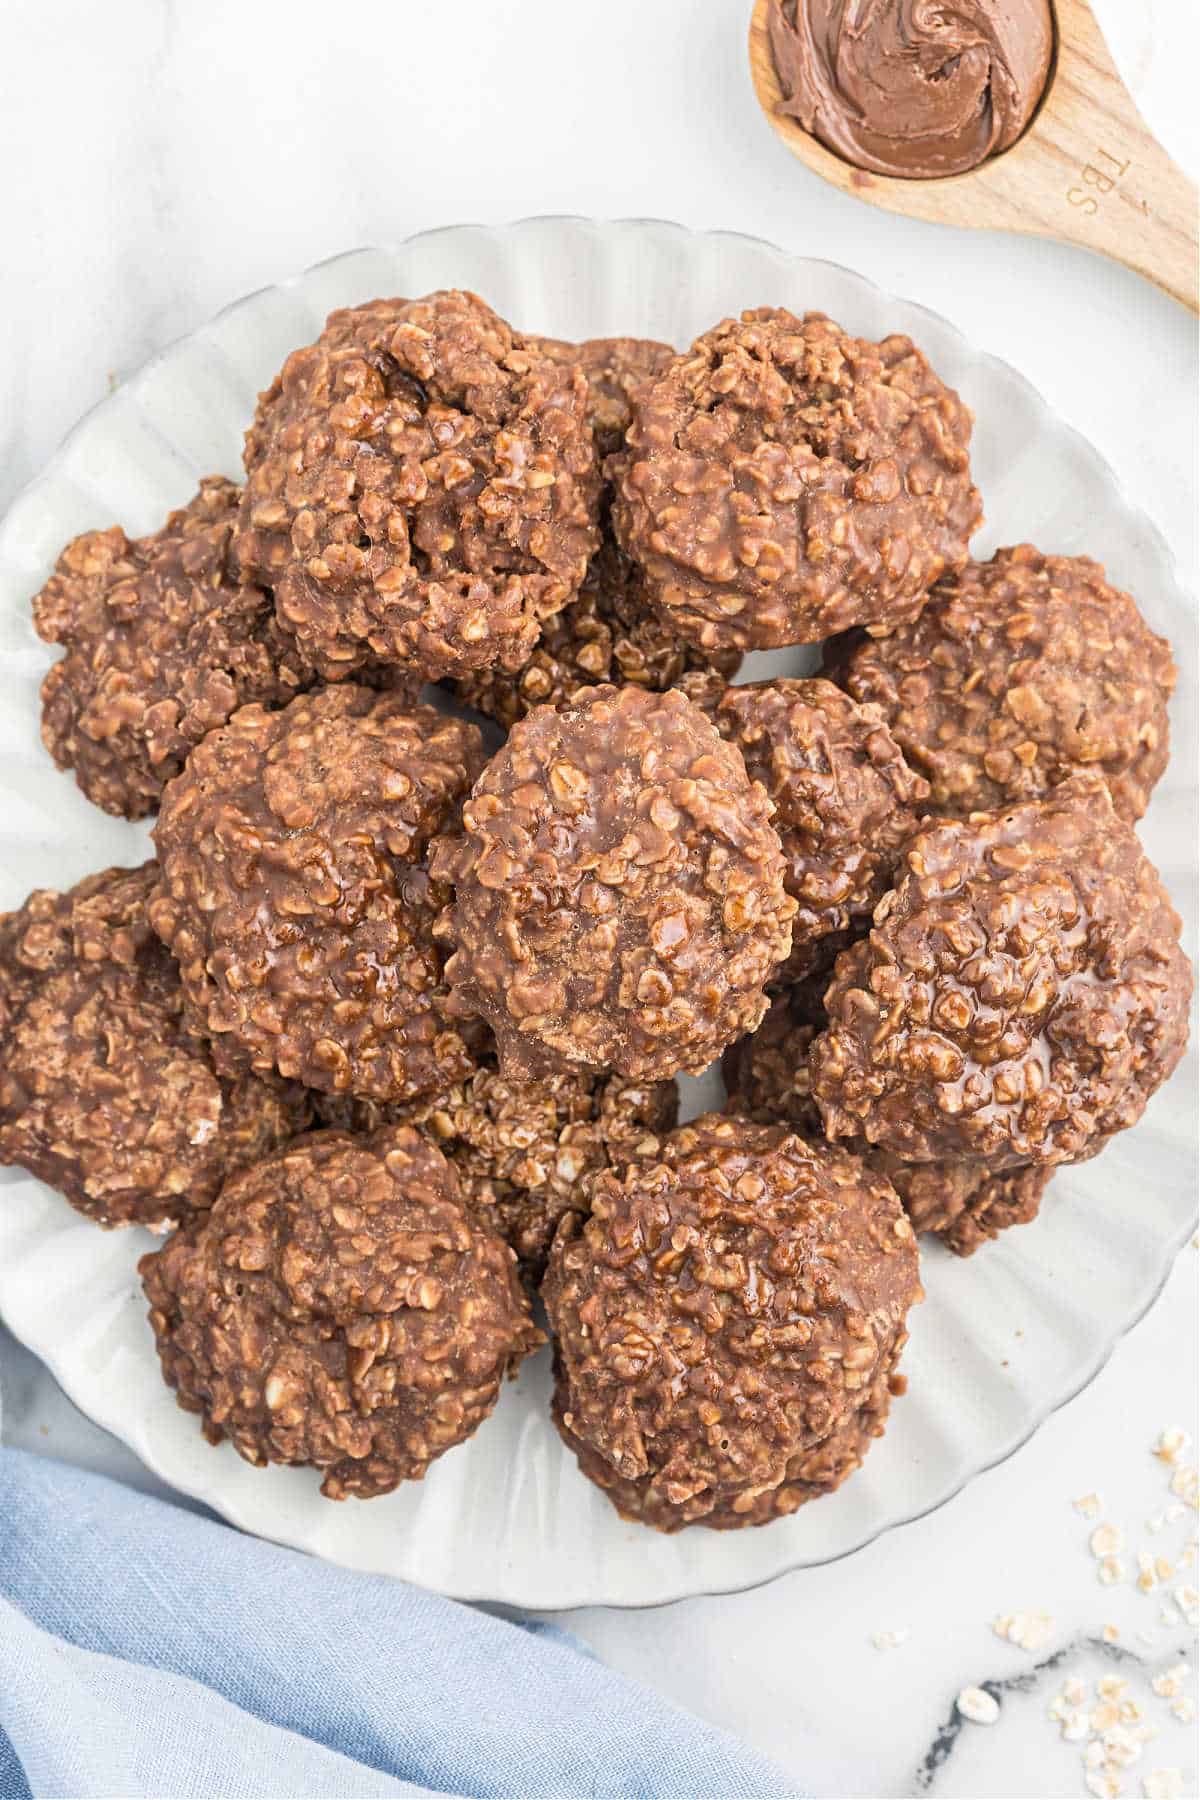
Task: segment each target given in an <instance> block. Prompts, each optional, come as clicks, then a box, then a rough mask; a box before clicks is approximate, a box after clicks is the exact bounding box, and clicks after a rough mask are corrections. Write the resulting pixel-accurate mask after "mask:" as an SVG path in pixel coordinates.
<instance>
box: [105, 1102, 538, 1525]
mask: <svg viewBox="0 0 1200 1800" xmlns="http://www.w3.org/2000/svg"><path fill="white" fill-rule="evenodd" d="M138 1267H139V1271H140V1273H141V1277H142V1283H143V1286H144V1287H145V1290H146V1298H147V1300H148V1301H149V1303H150V1323H151V1325H152V1327H153V1329H154V1335H155V1338H156V1340H157V1343H158V1353H159V1356H160V1358H161V1360H162V1370H163V1377H164V1379H165V1380H166V1382H167V1384H168V1386H169V1387H172V1388H174V1389H175V1393H176V1397H177V1398H178V1401H179V1404H180V1406H182V1407H184V1408H185V1410H186V1411H188V1412H194V1413H199V1414H200V1415H201V1417H202V1418H203V1420H204V1430H205V1435H206V1436H207V1437H208V1438H209V1440H210V1442H212V1443H214V1444H215V1443H219V1442H220V1441H221V1439H222V1438H229V1440H230V1441H231V1443H232V1444H233V1446H234V1448H235V1449H236V1450H237V1452H238V1454H239V1455H240V1456H244V1457H245V1459H246V1461H247V1462H251V1463H256V1464H258V1465H259V1466H262V1465H265V1464H266V1463H302V1464H306V1465H310V1466H312V1467H313V1468H316V1469H319V1470H320V1471H321V1473H322V1476H323V1479H322V1482H321V1492H322V1493H323V1494H324V1495H326V1497H327V1498H328V1499H331V1500H343V1499H345V1498H346V1497H347V1496H349V1495H354V1496H356V1497H357V1498H359V1499H363V1500H367V1499H370V1498H372V1497H373V1496H374V1495H376V1494H387V1493H390V1492H391V1490H392V1489H393V1488H395V1487H398V1486H399V1484H400V1483H401V1482H402V1481H419V1480H420V1479H421V1477H422V1476H423V1475H424V1474H425V1471H426V1469H427V1468H428V1467H429V1465H430V1463H431V1462H433V1461H434V1459H435V1458H436V1457H438V1456H441V1455H442V1454H443V1453H444V1452H445V1451H447V1450H450V1449H452V1448H453V1447H454V1445H455V1444H461V1443H462V1442H463V1441H464V1439H466V1438H468V1437H470V1436H471V1434H472V1432H474V1431H475V1430H476V1429H477V1428H478V1427H479V1426H480V1425H481V1424H482V1423H483V1421H484V1419H486V1418H487V1416H488V1414H489V1413H490V1412H491V1410H492V1408H493V1407H494V1406H495V1404H496V1401H497V1399H498V1397H499V1394H500V1384H501V1382H502V1381H503V1379H504V1377H505V1375H506V1374H510V1373H513V1372H514V1371H515V1370H516V1367H517V1365H518V1364H519V1363H520V1362H521V1360H522V1358H523V1357H525V1356H527V1355H529V1353H530V1351H532V1350H535V1349H536V1348H537V1346H538V1344H539V1343H540V1342H541V1334H540V1332H538V1331H537V1329H536V1328H535V1326H534V1324H533V1320H532V1318H531V1316H530V1311H529V1303H528V1301H527V1299H526V1298H525V1295H524V1292H523V1291H522V1288H521V1284H520V1282H519V1280H518V1279H517V1269H516V1263H515V1260H514V1258H513V1255H512V1252H511V1251H510V1250H509V1248H508V1246H507V1245H506V1244H504V1243H502V1242H501V1240H500V1239H499V1238H498V1237H497V1236H496V1235H495V1233H494V1232H492V1231H489V1230H488V1229H487V1227H486V1226H485V1225H483V1224H481V1223H480V1222H479V1220H478V1219H476V1218H474V1217H473V1216H472V1215H471V1213H470V1212H469V1211H468V1209H467V1208H466V1206H465V1205H464V1204H463V1201H462V1197H461V1194H460V1193H459V1188H458V1180H457V1177H456V1176H455V1174H454V1171H453V1169H452V1168H451V1167H450V1165H449V1164H448V1163H447V1162H446V1160H445V1158H444V1157H443V1156H442V1155H441V1154H440V1153H439V1152H438V1151H437V1150H436V1149H434V1147H433V1145H432V1144H430V1143H429V1142H428V1141H427V1140H426V1139H425V1138H423V1137H421V1136H420V1134H419V1133H418V1132H416V1131H413V1130H412V1129H411V1128H410V1127H407V1126H402V1125H401V1126H393V1127H391V1128H389V1129H387V1130H384V1131H381V1132H379V1133H378V1134H377V1135H376V1136H375V1137H373V1138H370V1139H366V1140H363V1139H356V1138H350V1137H347V1136H344V1135H343V1134H342V1133H339V1132H333V1131H322V1132H314V1133H311V1134H310V1135H309V1136H307V1137H303V1138H299V1139H297V1141H296V1142H295V1143H294V1144H293V1145H292V1146H291V1147H290V1148H289V1149H287V1150H284V1151H281V1152H279V1153H278V1154H277V1155H275V1156H272V1157H268V1158H267V1159H266V1160H265V1161H263V1162H260V1163H257V1164H256V1165H255V1166H254V1167H253V1168H251V1169H247V1170H245V1171H244V1172H243V1173H242V1174H241V1175H240V1176H238V1177H237V1178H236V1179H235V1180H233V1181H230V1182H229V1183H227V1185H226V1187H225V1189H224V1191H223V1192H222V1193H221V1195H220V1196H219V1198H218V1199H217V1201H216V1203H215V1204H214V1206H213V1208H212V1211H211V1213H209V1214H208V1215H207V1216H205V1217H203V1218H201V1219H197V1220H195V1221H193V1222H191V1223H190V1224H189V1225H187V1226H186V1227H185V1228H184V1229H183V1230H181V1231H178V1232H176V1234H175V1235H174V1237H172V1238H171V1239H170V1240H169V1242H168V1243H166V1244H165V1245H164V1246H163V1248H162V1249H161V1250H158V1251H156V1252H155V1253H154V1254H153V1255H150V1256H144V1257H143V1258H142V1260H141V1262H140V1264H139V1265H138Z"/></svg>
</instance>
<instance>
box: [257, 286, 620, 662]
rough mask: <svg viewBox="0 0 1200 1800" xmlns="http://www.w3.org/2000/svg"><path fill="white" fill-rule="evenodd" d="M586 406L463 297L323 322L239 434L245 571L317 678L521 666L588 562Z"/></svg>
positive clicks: (561, 377)
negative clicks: (389, 669) (261, 587)
mask: <svg viewBox="0 0 1200 1800" xmlns="http://www.w3.org/2000/svg"><path fill="white" fill-rule="evenodd" d="M587 407H588V390H587V386H586V383H585V380H584V377H583V374H582V373H581V371H580V370H579V369H578V367H576V366H573V365H567V366H564V365H562V364H559V363H556V362H553V361H550V360H549V359H548V358H547V357H545V356H544V355H542V354H540V353H539V352H538V351H537V349H536V346H535V344H534V342H533V341H532V340H529V339H526V338H523V337H521V336H520V334H519V333H517V332H514V331H513V330H512V328H511V327H510V326H509V325H507V324H506V323H505V322H504V320H503V319H501V318H498V317H497V315H496V314H495V313H494V312H493V311H492V310H491V308H490V307H488V306H485V305H484V303H483V301H482V300H480V299H478V298H477V297H476V296H475V295H474V294H465V293H457V292H450V293H437V294H431V295H429V296H428V297H427V298H425V299H423V300H374V301H371V302H370V303H369V304H368V305H365V306H357V307H352V308H349V309H346V310H343V311H341V312H335V313H332V314H331V315H330V317H329V320H328V322H327V323H326V326H325V329H324V331H323V332H322V333H321V335H320V337H319V338H318V339H317V341H316V343H315V344H310V345H308V346H307V347H306V348H305V349H302V350H296V351H293V353H292V355H291V356H289V357H288V359H287V362H286V363H285V364H284V366H283V369H282V370H281V372H280V374H279V375H278V376H277V378H276V380H275V381H274V383H273V384H272V386H271V387H269V388H268V389H267V390H266V392H265V393H264V394H263V395H262V396H261V397H260V400H259V405H258V411H257V413H256V415H255V419H254V423H253V425H252V426H251V428H250V431H249V432H248V433H247V437H246V454H245V462H246V491H245V497H244V499H243V502H242V509H241V528H240V531H239V534H238V539H237V549H238V554H239V556H240V558H241V563H242V567H243V569H244V570H245V571H246V572H247V574H248V575H249V576H251V577H252V578H253V579H255V580H258V581H261V582H263V583H264V584H266V585H268V586H270V587H272V588H273V589H274V591H275V607H276V611H277V613H278V615H279V618H280V621H281V623H282V624H283V625H285V626H286V628H287V629H288V630H289V631H290V632H292V633H294V634H295V636H296V638H297V641H298V642H299V643H300V644H301V645H302V646H303V648H304V649H305V651H306V652H307V653H308V654H309V655H310V656H311V657H312V660H313V662H314V663H315V664H316V666H317V668H318V669H319V670H320V672H321V674H322V675H323V676H324V677H325V678H326V679H327V680H331V681H336V680H341V679H343V678H344V677H345V676H347V675H348V674H352V673H353V672H354V671H355V670H356V669H358V668H359V667H360V666H361V665H362V664H363V663H364V662H365V661H367V660H369V659H372V658H374V659H380V660H383V661H385V662H389V663H395V664H397V665H399V666H400V667H401V668H402V669H403V670H404V671H406V672H409V673H412V674H414V675H417V676H420V677H421V678H423V679H427V680H435V679H437V678H438V677H440V676H443V675H454V674H464V673H466V672H467V671H469V670H472V669H482V668H487V667H489V666H490V665H492V664H494V663H498V664H500V665H501V666H503V667H507V668H510V669H516V668H519V667H520V666H521V664H522V663H523V662H525V661H526V660H527V658H528V656H529V654H530V652H531V650H532V649H533V646H534V644H535V643H536V642H537V636H538V630H539V628H540V625H541V622H542V620H543V619H546V618H548V617H549V616H550V615H551V614H552V613H555V612H558V611H559V610H560V609H561V608H562V607H563V606H565V605H566V603H567V602H568V601H569V600H571V599H572V598H573V597H574V595H575V594H576V593H577V592H578V589H579V585H580V583H581V581H582V580H583V576H584V572H585V570H586V568H587V564H588V559H589V558H590V557H591V556H592V555H593V554H594V552H595V550H596V549H597V547H598V543H599V535H598V531H597V517H598V508H599V494H600V477H599V469H598V466H597V463H596V455H595V450H594V448H593V444H592V434H591V427H590V425H589V423H588V418H587Z"/></svg>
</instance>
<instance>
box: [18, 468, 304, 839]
mask: <svg viewBox="0 0 1200 1800" xmlns="http://www.w3.org/2000/svg"><path fill="white" fill-rule="evenodd" d="M239 498H240V490H239V489H238V488H236V487H235V486H234V485H233V483H232V482H231V481H224V480H222V479H221V478H220V477H219V476H213V477H212V478H211V479H210V480H208V481H202V482H201V483H200V491H199V493H198V494H197V495H196V497H195V499H194V500H190V501H189V502H188V504H187V505H186V506H184V507H181V508H180V509H179V511H178V512H173V513H171V515H170V516H169V518H168V519H167V522H166V524H165V525H164V526H163V528H162V530H161V531H156V532H154V533H153V534H152V535H151V536H150V537H144V538H136V539H130V538H127V537H126V535H125V533H124V532H123V531H122V530H121V528H120V526H119V525H113V526H112V527H110V529H109V530H107V531H86V532H84V533H83V535H82V536H81V537H77V538H73V539H72V541H71V542H70V543H69V544H68V545H67V547H66V549H65V550H64V551H63V553H62V555H61V556H60V557H59V559H58V562H57V564H56V565H55V569H54V573H53V575H52V576H51V577H50V579H49V581H48V582H47V583H46V585H45V587H44V588H43V589H42V590H41V592H40V593H39V594H36V595H35V596H34V601H33V622H34V624H35V625H36V627H37V630H38V634H39V636H41V637H43V638H45V639H46V641H47V642H48V643H52V644H62V645H63V646H64V647H65V654H64V655H63V656H62V657H60V659H59V660H58V662H56V663H55V664H54V666H53V668H52V669H51V670H50V671H49V673H48V674H47V676H46V678H45V680H44V681H43V683H42V740H43V742H44V743H45V746H46V748H47V750H49V752H50V754H51V756H52V757H53V758H54V760H55V762H56V763H57V764H58V766H59V768H60V769H74V771H75V779H76V781H77V782H78V784H79V786H80V787H81V788H82V789H83V792H84V793H85V794H86V795H87V797H88V799H89V800H92V801H94V802H95V804H96V805H97V806H102V807H103V808H104V810H105V812H110V813H115V814H117V816H118V817H123V818H126V819H140V818H143V817H144V816H145V815H146V814H147V813H152V812H153V811H154V810H155V808H156V807H157V806H158V803H159V799H160V797H161V795H162V791H163V788H164V787H165V786H166V784H167V782H168V781H170V780H171V779H172V778H173V777H174V776H176V775H178V773H179V771H180V769H182V767H183V765H184V762H185V760H186V758H187V755H188V752H189V751H190V750H191V749H192V747H193V745H195V744H198V743H199V742H200V739H201V738H202V737H203V736H204V734H205V732H206V731H212V730H213V729H214V728H215V727H216V726H218V725H223V724H224V723H225V721H226V719H227V718H228V717H229V715H230V714H231V713H232V712H234V711H235V710H236V708H237V707H239V706H244V705H246V704H247V703H248V702H250V701H257V702H259V703H260V704H261V705H263V706H281V705H283V704H284V702H285V701H287V700H290V699H291V698H292V696H293V695H294V694H296V693H297V692H298V691H299V690H300V689H301V688H303V687H306V686H307V685H309V683H310V682H311V681H312V680H313V679H314V676H313V671H312V669H311V668H310V667H309V666H308V664H307V662H306V661H305V659H304V657H303V656H302V655H301V654H300V651H299V650H298V649H297V647H296V644H295V642H294V641H293V639H292V638H291V636H290V635H289V634H288V633H287V632H285V631H283V630H282V629H281V628H280V626H279V625H278V623H277V622H276V619H275V614H274V611H273V610H272V605H271V596H270V595H269V594H265V593H263V592H262V590H261V589H260V588H256V587H251V586H249V585H247V584H246V583H245V582H243V581H242V580H240V578H239V577H238V575H237V573H236V572H235V570H234V567H233V560H232V556H231V551H230V546H231V541H232V537H233V527H234V522H235V520H236V518H237V509H238V501H239Z"/></svg>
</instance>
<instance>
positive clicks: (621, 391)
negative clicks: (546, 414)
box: [528, 337, 675, 464]
mask: <svg viewBox="0 0 1200 1800" xmlns="http://www.w3.org/2000/svg"><path fill="white" fill-rule="evenodd" d="M528 341H529V343H530V344H531V345H532V346H533V347H534V348H535V349H536V350H538V351H540V352H541V354H542V355H543V356H547V357H549V359H550V360H551V362H556V363H562V364H565V365H567V366H570V365H572V364H575V365H577V366H578V367H579V368H581V369H582V370H583V374H584V379H585V381H586V382H587V391H588V405H587V411H588V422H589V423H590V425H591V427H592V436H593V438H594V440H595V444H596V454H597V455H598V456H599V458H600V460H601V464H603V462H604V459H605V458H606V457H608V456H612V455H613V454H614V452H616V451H617V450H622V449H624V447H625V433H626V432H627V431H628V430H629V422H630V419H631V418H632V417H633V402H632V396H633V394H634V393H636V391H637V389H638V388H640V387H641V386H642V385H643V384H644V383H645V382H647V381H649V380H650V379H651V378H652V377H655V376H659V375H661V374H662V373H663V371H664V369H666V367H667V365H668V364H669V363H671V362H673V361H674V360H675V352H674V350H673V349H672V348H671V346H670V344H660V343H657V342H655V340H654V339H653V338H629V337H618V338H587V339H585V341H584V342H583V343H582V344H568V343H566V342H565V341H564V340H563V339H562V338H544V337H534V338H530V339H529V340H528Z"/></svg>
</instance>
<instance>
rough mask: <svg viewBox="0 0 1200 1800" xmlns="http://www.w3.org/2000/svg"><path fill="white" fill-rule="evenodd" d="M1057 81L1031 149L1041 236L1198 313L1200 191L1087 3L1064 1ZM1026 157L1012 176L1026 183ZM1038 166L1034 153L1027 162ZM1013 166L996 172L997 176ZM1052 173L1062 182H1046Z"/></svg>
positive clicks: (1032, 202) (1029, 198) (1033, 205)
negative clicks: (1077, 248) (1107, 262)
mask: <svg viewBox="0 0 1200 1800" xmlns="http://www.w3.org/2000/svg"><path fill="white" fill-rule="evenodd" d="M1058 19H1059V43H1060V49H1059V60H1058V69H1057V71H1056V74H1055V77H1054V83H1053V86H1052V88H1051V90H1050V93H1049V96H1048V97H1047V100H1046V104H1045V105H1044V106H1043V108H1042V110H1041V112H1040V113H1039V115H1038V117H1037V119H1036V120H1035V121H1034V124H1033V127H1032V129H1031V130H1030V132H1029V133H1028V136H1027V138H1026V140H1024V142H1023V143H1022V144H1019V145H1017V146H1016V151H1017V153H1019V152H1020V151H1021V150H1022V149H1023V148H1024V145H1025V143H1027V144H1028V146H1029V151H1030V152H1031V153H1032V152H1034V151H1035V150H1036V153H1037V160H1036V170H1037V175H1038V179H1037V180H1036V181H1035V182H1031V183H1030V184H1029V187H1028V191H1027V194H1026V203H1027V204H1028V205H1029V207H1030V210H1031V211H1033V212H1035V213H1036V214H1037V215H1038V218H1039V226H1038V228H1039V229H1040V230H1042V231H1045V232H1048V233H1051V234H1053V235H1054V236H1056V237H1060V238H1065V239H1066V240H1067V241H1068V242H1070V243H1074V244H1081V245H1082V246H1083V247H1084V248H1085V249H1087V250H1096V251H1099V252H1100V253H1101V254H1102V255H1105V256H1111V257H1112V258H1113V259H1114V260H1115V261H1117V262H1121V263H1124V264H1125V265H1126V267H1127V268H1130V269H1133V270H1135V271H1136V272H1137V273H1138V274H1139V275H1144V276H1146V277H1147V278H1148V279H1149V280H1150V281H1153V282H1155V283H1156V284H1157V285H1158V286H1159V287H1161V288H1163V289H1165V290H1166V292H1167V293H1168V294H1171V295H1172V296H1173V297H1174V298H1175V299H1176V300H1179V301H1181V302H1182V303H1183V305H1185V306H1190V307H1191V308H1192V310H1193V311H1195V310H1196V303H1197V297H1196V260H1197V239H1196V219H1197V194H1196V187H1195V184H1194V183H1193V182H1191V181H1189V180H1188V178H1187V176H1186V175H1185V174H1184V173H1183V170H1182V169H1180V168H1179V166H1178V165H1177V164H1176V163H1174V162H1173V161H1172V160H1171V158H1170V157H1169V156H1168V155H1167V153H1166V151H1165V150H1164V149H1163V148H1162V146H1161V145H1160V144H1159V143H1158V141H1157V139H1156V138H1155V137H1154V136H1153V135H1152V133H1151V132H1150V131H1149V130H1148V129H1147V126H1146V124H1145V121H1144V120H1143V118H1142V116H1141V114H1140V113H1139V112H1138V110H1137V107H1136V106H1135V105H1134V102H1133V98H1132V96H1131V95H1130V93H1129V90H1128V89H1127V88H1126V86H1125V84H1124V82H1123V81H1122V80H1121V77H1120V75H1119V74H1118V73H1117V70H1116V68H1115V66H1114V64H1113V60H1112V57H1111V56H1110V55H1109V51H1108V46H1107V44H1106V43H1105V41H1104V37H1103V34H1102V33H1101V30H1100V27H1099V25H1098V24H1097V23H1096V19H1095V16H1094V14H1093V12H1092V9H1091V7H1090V6H1089V5H1087V4H1086V3H1085V0H1058ZM1025 163H1026V158H1025V157H1022V156H1020V155H1019V154H1018V155H1017V158H1016V167H1015V168H1014V169H1013V171H1012V173H1013V175H1014V177H1015V179H1016V181H1018V182H1020V181H1021V179H1022V175H1023V173H1024V169H1023V165H1024V164H1025ZM1030 163H1031V166H1032V155H1031V158H1030ZM1007 164H1008V158H1007V157H1006V158H1004V159H1002V163H998V164H997V166H996V173H997V174H998V175H999V174H1000V171H1001V168H1002V166H1003V167H1004V168H1007ZM1051 167H1053V168H1054V169H1055V172H1056V174H1057V180H1056V181H1055V182H1054V183H1053V185H1052V184H1051V182H1050V180H1049V179H1048V178H1047V177H1048V173H1049V169H1050V168H1051Z"/></svg>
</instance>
